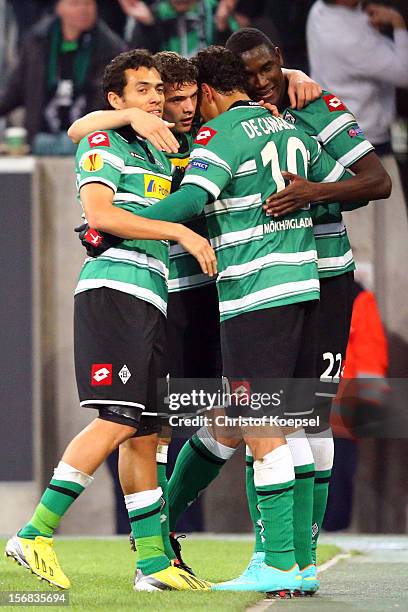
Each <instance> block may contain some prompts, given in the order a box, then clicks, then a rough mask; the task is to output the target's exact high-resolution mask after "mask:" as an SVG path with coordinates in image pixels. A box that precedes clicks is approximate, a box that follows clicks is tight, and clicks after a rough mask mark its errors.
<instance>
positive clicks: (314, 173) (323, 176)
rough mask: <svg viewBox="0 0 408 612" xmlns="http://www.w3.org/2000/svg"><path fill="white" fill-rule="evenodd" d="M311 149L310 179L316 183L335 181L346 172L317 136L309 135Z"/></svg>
mask: <svg viewBox="0 0 408 612" xmlns="http://www.w3.org/2000/svg"><path fill="white" fill-rule="evenodd" d="M307 141H308V148H309V151H310V163H309V171H308V179H309V180H310V181H314V182H315V183H335V182H336V181H339V180H340V179H341V177H342V176H343V175H344V173H345V169H344V167H343V166H342V165H341V164H340V163H339V162H337V161H336V160H335V159H333V158H332V157H331V156H330V155H329V154H328V153H327V152H326V151H325V150H324V149H323V148H322V147H321V146H320V144H319V143H318V142H317V140H316V139H315V138H311V137H307Z"/></svg>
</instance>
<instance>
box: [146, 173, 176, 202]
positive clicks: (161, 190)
mask: <svg viewBox="0 0 408 612" xmlns="http://www.w3.org/2000/svg"><path fill="white" fill-rule="evenodd" d="M144 187H145V196H146V197H149V198H158V199H159V200H162V199H163V198H165V197H166V196H168V195H169V193H170V190H171V181H169V180H168V179H165V178H161V177H159V176H154V175H153V174H145V175H144Z"/></svg>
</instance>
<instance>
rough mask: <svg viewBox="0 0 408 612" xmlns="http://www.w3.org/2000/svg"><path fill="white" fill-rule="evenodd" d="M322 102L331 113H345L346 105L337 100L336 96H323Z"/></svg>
mask: <svg viewBox="0 0 408 612" xmlns="http://www.w3.org/2000/svg"><path fill="white" fill-rule="evenodd" d="M323 100H324V101H325V102H326V106H327V108H328V109H329V111H330V112H331V113H333V112H334V111H346V110H347V107H346V105H345V104H344V103H343V102H342V101H341V100H340V98H338V97H337V96H333V94H327V95H325V96H323Z"/></svg>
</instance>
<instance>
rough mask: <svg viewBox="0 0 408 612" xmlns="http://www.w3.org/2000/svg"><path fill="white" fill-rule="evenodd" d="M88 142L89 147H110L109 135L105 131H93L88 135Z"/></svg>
mask: <svg viewBox="0 0 408 612" xmlns="http://www.w3.org/2000/svg"><path fill="white" fill-rule="evenodd" d="M88 142H89V145H90V146H91V147H110V140H109V136H108V134H107V133H106V132H95V134H91V135H90V136H88Z"/></svg>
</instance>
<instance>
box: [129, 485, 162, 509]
mask: <svg viewBox="0 0 408 612" xmlns="http://www.w3.org/2000/svg"><path fill="white" fill-rule="evenodd" d="M162 495H163V491H162V489H161V487H157V489H149V490H148V491H140V493H130V495H125V504H126V510H127V511H128V512H130V511H131V510H140V509H141V508H146V506H151V505H152V504H154V503H155V502H157V501H158V500H159V499H160V498H161V496H162Z"/></svg>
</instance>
